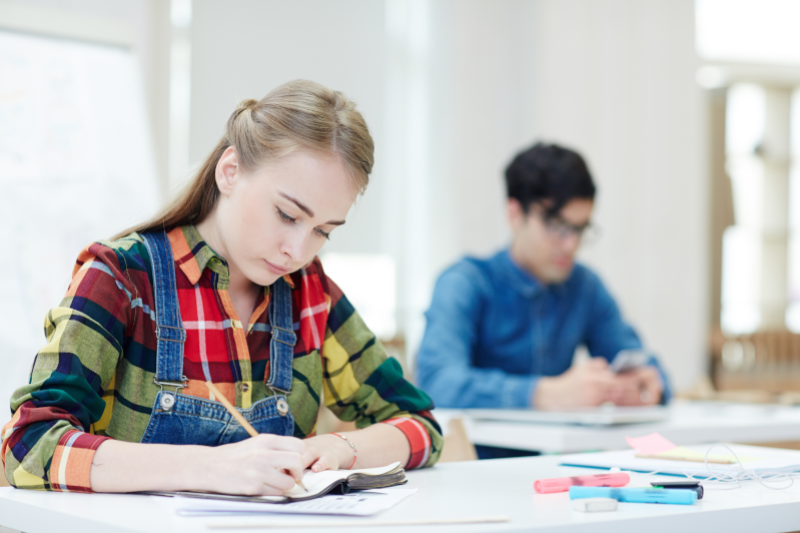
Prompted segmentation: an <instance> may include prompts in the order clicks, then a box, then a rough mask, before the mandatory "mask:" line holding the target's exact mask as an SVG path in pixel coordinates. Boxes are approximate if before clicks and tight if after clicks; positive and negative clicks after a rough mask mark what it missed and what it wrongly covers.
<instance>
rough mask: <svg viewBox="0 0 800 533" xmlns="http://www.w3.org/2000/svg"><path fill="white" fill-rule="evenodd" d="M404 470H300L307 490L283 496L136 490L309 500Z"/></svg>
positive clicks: (372, 484)
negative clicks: (302, 472)
mask: <svg viewBox="0 0 800 533" xmlns="http://www.w3.org/2000/svg"><path fill="white" fill-rule="evenodd" d="M406 481H407V480H406V474H405V470H404V469H403V468H402V467H401V466H400V463H399V462H397V463H392V464H390V465H386V466H382V467H378V468H362V469H360V470H325V471H323V472H312V471H311V470H306V472H305V474H303V484H304V485H305V486H306V489H308V492H306V491H305V490H303V489H302V488H300V487H299V486H298V485H295V486H294V487H293V488H292V489H291V490H288V491H286V492H285V493H284V494H283V496H240V495H235V494H218V493H215V492H189V491H175V492H167V491H147V492H142V493H140V494H149V495H152V496H183V497H188V498H206V499H212V500H227V501H237V502H263V503H291V502H302V501H306V500H313V499H314V498H319V497H320V496H323V495H325V494H328V493H334V494H347V493H348V492H350V491H351V490H367V489H383V488H386V487H394V486H395V485H402V484H404V483H406Z"/></svg>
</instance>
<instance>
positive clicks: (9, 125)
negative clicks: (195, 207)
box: [0, 0, 800, 418]
mask: <svg viewBox="0 0 800 533" xmlns="http://www.w3.org/2000/svg"><path fill="white" fill-rule="evenodd" d="M797 20H800V0H491V1H490V0H337V1H335V2H334V1H330V0H294V1H292V2H286V1H279V0H225V1H222V0H0V250H2V252H3V255H4V257H3V258H2V260H1V261H0V276H1V277H2V282H0V398H2V399H3V401H5V399H6V398H8V397H9V396H10V395H11V392H12V391H13V389H15V388H16V387H17V386H19V385H20V384H22V383H24V382H25V381H26V379H27V374H28V372H29V369H30V366H31V364H32V361H33V357H34V355H35V353H36V351H37V350H38V349H39V348H40V347H41V346H42V345H43V344H44V342H45V338H44V335H43V331H42V323H43V320H44V316H45V313H46V311H47V309H49V308H50V307H53V306H55V305H57V304H58V302H59V301H60V299H61V297H62V296H63V294H64V292H65V290H66V288H67V286H68V284H69V281H70V277H71V272H72V265H73V264H74V261H75V258H76V257H77V255H78V252H79V251H80V249H81V248H82V247H84V246H85V245H86V244H88V243H90V242H92V241H93V240H97V239H101V238H107V237H109V236H111V235H112V234H114V233H115V232H117V231H118V230H121V229H123V228H124V227H126V226H129V225H132V224H133V223H135V222H138V221H141V220H143V219H145V218H147V217H149V216H150V215H151V214H153V213H154V212H155V211H156V210H157V209H158V208H159V207H160V206H161V205H163V204H164V202H166V200H167V199H168V198H169V197H170V195H171V193H172V192H173V191H175V190H176V189H177V187H178V185H179V184H180V183H182V182H183V180H185V179H187V177H188V176H190V175H191V173H192V171H193V169H195V168H196V166H197V165H198V164H199V163H200V161H201V160H202V159H203V158H204V157H205V156H206V154H207V153H208V152H209V151H210V150H211V148H212V147H213V146H214V144H215V143H216V141H217V140H218V139H219V137H220V135H221V134H222V131H223V125H224V123H225V121H226V119H227V117H228V116H229V114H230V113H231V111H232V110H233V109H234V107H235V106H236V104H237V103H238V102H239V101H240V100H243V99H245V98H260V97H262V96H264V95H265V94H266V93H267V92H269V91H270V90H271V89H272V88H274V87H275V86H277V85H279V84H281V83H283V82H286V81H289V80H292V79H295V78H307V79H311V80H315V81H318V82H321V83H323V84H325V85H328V86H330V87H332V88H335V89H338V90H341V91H343V92H344V93H345V94H347V95H348V96H349V97H351V98H352V99H354V100H355V101H356V102H357V103H358V106H359V108H360V110H361V112H362V113H363V114H364V116H365V118H366V120H367V122H368V124H369V126H370V129H371V131H372V133H373V136H374V138H375V141H376V146H377V152H376V161H377V164H376V166H375V171H374V174H373V177H372V180H371V185H370V187H369V189H368V191H367V193H366V195H365V196H364V197H363V198H361V199H360V200H359V201H358V203H357V205H356V206H355V207H354V209H353V211H352V212H351V214H350V221H349V222H348V224H347V225H346V226H345V227H343V228H341V229H340V230H337V232H336V233H335V234H334V237H333V239H332V241H331V242H330V243H329V244H328V245H326V248H325V249H324V250H323V263H324V265H325V267H326V270H327V271H328V273H329V274H330V275H331V277H332V278H333V279H334V280H336V281H337V282H338V283H339V284H340V285H341V286H342V288H343V289H344V291H345V292H346V293H347V294H348V296H349V297H350V298H351V300H353V302H354V304H355V305H356V308H357V309H359V310H360V312H361V314H362V315H363V316H364V318H365V320H366V321H367V324H368V325H370V326H371V327H372V328H373V330H374V331H375V332H376V333H377V334H378V335H379V336H380V337H381V338H382V339H383V340H385V341H386V343H387V345H388V346H389V347H390V349H391V350H392V352H393V353H395V354H397V355H398V357H400V358H401V360H402V361H403V362H404V365H405V367H406V369H407V370H410V369H412V368H413V357H414V353H415V350H416V347H417V345H418V343H419V340H420V337H421V334H422V331H423V329H424V325H425V322H424V316H423V313H424V311H425V309H426V308H427V306H428V303H429V299H430V295H431V291H432V287H433V283H434V281H435V279H436V277H437V275H438V274H439V273H440V272H441V270H442V269H443V268H444V267H445V266H447V265H448V264H450V263H452V262H453V261H455V260H456V259H458V258H459V257H460V256H462V255H463V254H478V255H485V254H489V253H492V252H493V251H495V250H497V249H498V248H500V247H502V246H505V245H506V244H507V242H508V239H509V231H508V229H507V226H506V221H505V202H504V186H503V180H502V172H503V169H504V167H505V165H506V164H507V162H508V161H509V160H510V158H511V157H512V156H513V155H514V154H515V153H516V152H518V151H519V150H521V149H523V148H525V147H527V146H529V145H531V144H532V143H533V142H535V141H537V140H545V141H550V142H558V143H562V144H564V145H567V146H569V147H572V148H574V149H577V150H578V151H580V152H581V153H582V154H583V155H584V156H585V157H586V159H587V161H588V163H589V165H590V168H591V170H592V172H593V175H594V177H595V180H596V182H597V184H598V188H599V195H598V198H597V202H596V211H595V217H594V222H595V223H596V224H597V225H598V226H599V227H600V228H601V229H602V235H603V236H602V238H601V239H600V240H599V241H598V242H597V243H595V244H592V245H591V246H590V247H585V248H584V249H583V250H582V251H581V259H582V260H583V261H584V262H585V263H587V264H588V265H590V266H591V267H593V268H595V269H596V270H597V271H598V272H599V273H600V275H601V276H602V277H603V279H604V280H605V282H606V283H607V284H608V286H609V287H610V289H611V291H612V293H613V294H614V295H615V296H616V297H617V299H618V301H619V303H620V305H621V307H622V310H623V313H624V315H625V316H626V318H627V319H628V320H629V321H630V322H631V323H632V324H634V326H635V327H636V328H637V330H638V331H639V333H640V334H641V336H642V337H643V339H644V341H645V343H646V345H647V346H648V347H649V348H650V349H651V350H652V351H653V352H655V353H657V354H658V355H659V356H660V357H661V358H662V359H663V361H664V363H665V365H666V367H667V369H668V370H669V372H670V373H671V375H672V376H673V380H674V383H675V385H676V387H677V389H678V390H682V391H685V394H687V395H695V396H705V397H709V396H711V395H714V394H720V392H719V391H722V392H725V391H733V392H738V394H740V395H750V396H749V397H750V398H753V399H757V400H759V401H774V400H776V399H778V400H781V399H783V400H786V399H787V398H791V396H788V395H787V391H792V390H795V389H797V390H800V341H798V335H797V333H799V332H800V170H798V169H799V168H800V167H798V161H800V157H799V156H800V96H799V95H800V93H799V92H798V90H797V87H800V32H798V31H797V24H796V21H797ZM0 418H1V417H0Z"/></svg>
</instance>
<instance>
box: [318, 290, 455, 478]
mask: <svg viewBox="0 0 800 533" xmlns="http://www.w3.org/2000/svg"><path fill="white" fill-rule="evenodd" d="M325 281H326V283H327V285H328V286H327V293H328V294H329V295H330V297H331V311H330V314H329V316H328V323H327V332H326V335H325V342H324V344H323V347H322V355H323V390H324V396H325V399H326V405H327V406H328V408H329V409H330V410H331V411H333V413H334V414H336V415H337V416H338V417H339V418H340V419H342V420H346V421H355V422H356V427H358V428H364V427H367V426H370V425H372V424H375V423H379V422H387V421H390V420H394V422H391V423H392V424H394V425H396V426H397V427H399V428H400V429H401V430H402V431H403V433H404V434H405V435H406V437H407V438H408V439H409V443H410V444H411V448H412V457H411V458H410V460H409V463H408V468H415V467H423V466H432V465H433V464H435V463H436V461H437V460H438V459H439V455H440V454H441V450H442V444H443V442H444V440H443V438H442V433H441V429H440V428H439V425H438V424H437V423H436V420H435V419H434V418H433V416H432V415H431V414H430V409H432V408H433V402H432V401H431V398H430V397H429V396H428V395H427V394H426V393H425V392H423V391H421V390H420V389H418V388H417V387H415V386H414V385H412V384H411V383H410V382H408V381H407V380H406V379H405V378H404V377H403V369H402V368H401V367H400V364H399V363H398V362H397V360H396V359H394V358H390V357H387V355H386V349H385V348H384V347H383V345H382V344H381V342H380V341H379V340H378V339H376V338H375V335H374V334H373V333H372V332H371V331H370V330H369V328H368V327H367V326H366V324H364V321H363V320H362V319H361V317H360V316H359V315H358V313H357V312H356V311H355V309H353V306H352V305H351V304H350V302H349V301H348V300H347V298H346V297H345V296H344V295H343V294H342V293H341V290H339V288H338V287H337V286H336V285H335V284H334V283H333V282H332V281H331V280H330V279H327V278H325ZM398 420H399V421H398ZM420 431H422V432H424V433H425V436H422V435H421V434H420Z"/></svg>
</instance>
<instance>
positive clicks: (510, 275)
mask: <svg viewBox="0 0 800 533" xmlns="http://www.w3.org/2000/svg"><path fill="white" fill-rule="evenodd" d="M499 260H500V272H501V274H502V275H503V277H504V278H505V279H506V281H508V283H509V284H510V285H511V286H512V287H513V288H514V289H515V290H516V291H517V292H519V293H520V294H522V295H523V296H524V297H526V298H533V297H535V296H538V295H539V294H541V293H543V292H545V291H547V290H553V291H555V292H556V293H560V292H561V291H563V290H565V285H566V281H565V282H564V283H558V284H555V285H547V284H544V283H542V282H541V281H539V280H538V279H537V278H536V276H534V275H533V274H531V273H530V272H528V271H527V270H525V269H524V268H522V267H521V266H519V265H518V264H516V263H515V262H514V260H513V259H512V257H511V249H510V248H507V249H505V250H503V251H502V252H501V253H500V255H499ZM571 277H572V274H570V278H571ZM568 280H569V278H567V281H568Z"/></svg>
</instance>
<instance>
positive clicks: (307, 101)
mask: <svg viewBox="0 0 800 533" xmlns="http://www.w3.org/2000/svg"><path fill="white" fill-rule="evenodd" d="M230 146H233V147H234V148H235V149H236V152H237V153H238V155H239V164H240V166H241V168H242V169H243V170H246V171H251V170H254V169H255V168H257V167H258V166H259V165H260V164H263V163H264V162H266V161H269V160H271V159H276V158H279V157H282V156H284V155H287V154H288V153H290V152H292V151H293V150H295V149H298V148H305V149H309V150H313V151H316V152H322V153H326V154H333V155H338V156H339V157H341V159H342V161H343V162H344V164H345V167H346V168H347V169H348V171H349V173H350V176H351V177H352V179H353V183H354V185H355V186H356V188H357V189H358V190H359V192H361V193H363V192H364V190H365V189H366V187H367V184H368V183H369V174H370V172H372V165H373V162H374V161H373V151H374V144H373V142H372V137H371V136H370V134H369V129H368V128H367V123H366V122H365V121H364V117H362V116H361V113H359V112H358V111H357V110H356V105H355V103H353V102H352V101H351V100H349V99H348V98H347V97H346V96H345V95H343V94H342V93H340V92H339V91H334V90H332V89H329V88H327V87H325V86H323V85H320V84H319V83H314V82H312V81H307V80H295V81H290V82H289V83H285V84H283V85H281V86H280V87H277V88H276V89H274V90H273V91H271V92H270V93H269V94H268V95H267V96H265V97H264V98H262V99H261V100H259V101H256V100H245V101H243V102H242V103H240V104H239V106H238V107H237V108H236V110H235V111H234V112H233V114H232V115H231V116H230V118H229V119H228V123H227V125H226V128H225V135H223V136H222V139H220V141H219V143H217V146H216V147H215V148H214V150H213V151H212V152H211V154H210V155H209V156H208V157H207V158H206V160H205V161H204V162H203V165H202V166H201V167H200V170H199V171H198V172H197V174H196V175H195V177H194V179H192V180H191V182H190V183H189V184H187V186H186V187H185V188H184V189H183V190H182V191H181V192H180V194H179V195H178V197H177V198H176V199H175V200H174V201H173V202H172V203H170V204H169V205H168V206H167V207H166V208H164V209H163V210H162V211H161V212H160V213H159V214H157V215H156V216H154V217H153V218H151V219H150V220H148V221H146V222H143V223H141V224H139V225H136V226H134V227H132V228H129V229H127V230H125V231H123V232H121V233H119V234H118V235H116V236H115V237H113V238H114V239H118V238H120V237H123V236H125V235H128V234H130V233H133V232H137V233H143V232H146V231H152V230H156V229H164V230H170V229H172V228H174V227H177V226H182V225H185V224H197V223H198V222H200V221H202V220H203V219H205V218H206V217H207V216H208V215H209V214H210V213H211V211H212V209H213V208H214V205H215V204H216V203H217V199H218V198H219V189H218V188H217V183H216V179H215V175H216V169H217V163H218V162H219V160H220V158H221V157H222V154H223V153H224V152H225V150H227V149H228V147H230Z"/></svg>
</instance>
